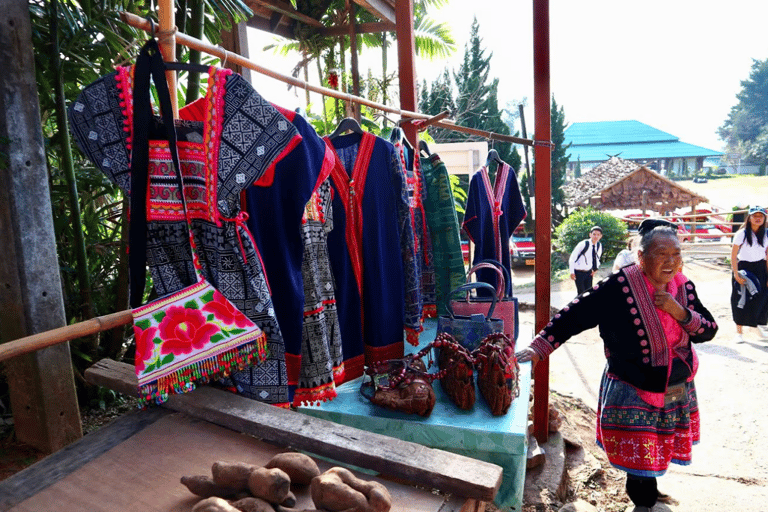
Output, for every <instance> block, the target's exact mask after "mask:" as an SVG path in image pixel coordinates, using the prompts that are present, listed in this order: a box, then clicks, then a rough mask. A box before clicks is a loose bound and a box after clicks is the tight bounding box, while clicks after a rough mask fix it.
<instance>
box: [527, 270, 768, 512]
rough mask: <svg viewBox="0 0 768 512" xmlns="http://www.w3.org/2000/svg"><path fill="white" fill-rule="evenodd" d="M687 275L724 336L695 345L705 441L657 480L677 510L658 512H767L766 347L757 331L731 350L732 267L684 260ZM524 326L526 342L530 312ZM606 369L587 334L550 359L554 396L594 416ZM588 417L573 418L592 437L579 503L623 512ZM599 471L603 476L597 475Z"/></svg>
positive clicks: (595, 339)
mask: <svg viewBox="0 0 768 512" xmlns="http://www.w3.org/2000/svg"><path fill="white" fill-rule="evenodd" d="M684 272H685V273H686V275H687V276H688V277H690V278H691V279H692V281H693V282H694V283H695V284H696V287H697V292H698V294H699V297H700V298H701V300H702V302H703V303H704V305H705V306H706V307H707V308H708V309H709V310H710V311H711V312H712V314H713V315H714V316H715V318H716V319H717V321H718V324H719V325H720V330H719V332H718V334H717V336H716V337H715V339H714V340H712V341H711V342H709V343H705V344H701V345H697V346H696V349H697V352H698V355H699V359H700V367H699V373H698V375H697V376H696V385H697V391H698V396H699V405H700V412H701V421H702V426H701V432H702V441H701V443H700V445H698V446H697V447H695V448H694V457H693V464H692V465H691V466H677V465H673V466H671V468H670V470H669V471H668V473H667V475H665V476H664V477H662V478H661V479H660V481H659V482H660V487H661V488H662V490H664V491H665V492H667V493H669V494H671V495H672V496H673V498H675V499H676V500H677V501H678V502H679V504H677V505H669V508H660V507H657V508H658V510H673V511H676V512H707V511H716V510H723V511H740V512H765V511H766V510H768V505H766V503H768V446H766V443H764V442H761V441H762V440H761V437H762V430H763V427H764V426H765V425H766V424H768V391H767V390H768V372H766V371H765V370H766V364H768V342H765V341H758V339H757V336H756V332H755V331H754V330H751V331H752V332H749V331H750V330H749V329H745V332H746V333H747V336H745V337H746V338H747V341H746V342H745V343H742V344H735V343H733V341H732V340H733V337H734V335H735V332H736V330H735V326H734V324H733V322H732V317H731V311H730V303H729V297H730V290H731V288H730V287H731V284H730V272H729V268H728V267H726V266H724V265H722V264H717V263H716V262H706V261H694V260H691V259H686V261H685V270H684ZM518 274H522V271H521V272H518ZM523 277H524V276H523V275H520V278H521V279H523ZM515 283H518V281H515ZM520 291H521V292H522V293H520V294H519V295H520V297H521V299H520V300H521V301H524V297H525V296H526V293H525V289H523V290H520ZM552 291H553V303H554V302H555V300H554V297H555V296H557V294H558V293H560V294H561V296H562V295H563V294H565V295H567V296H568V297H569V298H570V297H572V296H575V287H574V286H573V284H572V283H571V282H570V281H565V282H563V283H553V285H552ZM516 293H517V292H516ZM520 321H521V336H522V335H523V333H526V332H527V333H529V335H530V334H531V333H532V332H533V322H534V316H533V311H525V310H524V311H521V318H520ZM604 364H605V358H604V355H603V348H602V341H601V340H600V338H599V336H598V333H597V330H595V329H593V330H591V331H588V332H586V333H582V334H581V335H579V336H577V337H575V338H573V339H571V340H569V341H568V343H566V344H564V345H563V346H562V347H561V349H559V350H557V351H556V352H555V353H554V354H553V355H552V356H551V359H550V389H552V390H553V391H557V392H559V393H562V394H564V395H566V396H571V397H576V398H578V399H580V400H582V401H583V402H584V404H586V405H587V406H588V407H589V408H592V409H594V408H595V407H596V405H597V390H598V387H599V380H600V377H601V374H602V370H603V367H604ZM584 414H585V413H584V412H583V411H581V412H580V411H573V413H572V417H573V418H574V419H573V422H574V423H575V424H576V431H577V433H578V434H579V435H581V437H585V432H586V433H587V435H586V437H587V439H588V440H589V441H588V443H587V444H586V445H585V448H587V452H589V453H590V456H589V457H588V459H589V460H588V462H589V463H588V464H587V466H585V467H582V468H581V469H578V470H575V471H576V473H575V474H574V475H572V478H574V483H573V484H572V487H573V488H577V487H578V488H580V489H581V491H582V496H593V501H595V502H596V504H597V505H598V508H599V509H600V510H604V511H607V512H615V511H623V510H624V509H625V508H626V506H627V503H628V502H627V501H626V496H625V495H624V492H623V475H622V474H621V472H614V471H615V470H612V469H610V468H608V466H606V465H605V464H604V456H602V454H601V452H600V451H599V449H596V448H595V445H594V443H593V442H591V440H592V439H593V436H594V424H593V423H592V425H589V422H588V421H585V420H584ZM593 417H594V416H593V415H592V416H591V417H590V418H593ZM601 456H602V460H601V459H600V457H601ZM590 464H591V465H590ZM601 464H602V465H601ZM585 468H586V469H585ZM597 468H601V469H602V470H603V472H599V474H597V476H595V474H594V471H595V470H596V469H597ZM606 469H607V470H606ZM656 510H657V509H656V508H655V509H654V512H656Z"/></svg>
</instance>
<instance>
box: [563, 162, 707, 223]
mask: <svg viewBox="0 0 768 512" xmlns="http://www.w3.org/2000/svg"><path fill="white" fill-rule="evenodd" d="M563 192H564V193H565V204H566V205H567V206H568V207H569V208H576V207H580V206H587V205H590V206H593V207H594V208H596V209H598V210H629V209H636V208H638V209H641V210H643V213H645V211H646V210H651V211H654V212H658V213H660V214H664V213H667V212H672V211H674V210H676V209H677V208H685V207H690V208H691V209H692V210H695V208H696V205H697V204H699V203H705V202H708V199H707V198H706V197H703V196H700V195H698V194H696V193H695V192H693V191H691V190H688V189H687V188H685V187H682V186H680V185H678V184H677V183H675V182H674V181H672V180H670V179H668V178H665V177H664V176H662V175H660V174H659V173H657V172H656V171H652V170H650V169H648V168H647V167H645V166H641V165H638V164H636V163H634V162H630V161H629V160H624V159H621V158H619V157H616V156H613V157H611V158H610V159H609V160H608V161H606V162H603V163H601V164H600V165H598V166H596V167H594V168H593V169H592V170H591V171H589V172H588V173H586V174H584V175H583V176H581V177H580V178H577V179H575V180H573V181H570V182H568V183H567V184H565V185H563Z"/></svg>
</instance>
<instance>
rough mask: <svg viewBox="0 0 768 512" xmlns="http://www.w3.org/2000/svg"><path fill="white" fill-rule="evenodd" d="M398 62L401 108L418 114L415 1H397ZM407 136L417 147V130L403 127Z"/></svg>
mask: <svg viewBox="0 0 768 512" xmlns="http://www.w3.org/2000/svg"><path fill="white" fill-rule="evenodd" d="M395 19H396V26H397V31H396V33H397V62H398V68H399V76H400V108H401V109H403V110H409V111H411V112H416V40H415V38H414V36H413V1H412V0H397V2H396V5H395ZM403 131H404V132H405V136H406V137H408V140H409V141H410V142H411V144H412V145H413V147H416V145H417V142H416V128H415V127H414V126H413V124H411V123H406V124H404V125H403Z"/></svg>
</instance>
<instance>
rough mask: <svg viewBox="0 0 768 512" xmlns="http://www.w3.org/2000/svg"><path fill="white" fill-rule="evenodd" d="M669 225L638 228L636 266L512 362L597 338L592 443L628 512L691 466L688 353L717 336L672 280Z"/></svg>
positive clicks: (695, 436) (694, 414) (675, 261)
mask: <svg viewBox="0 0 768 512" xmlns="http://www.w3.org/2000/svg"><path fill="white" fill-rule="evenodd" d="M673 226H674V225H673V224H672V223H670V222H666V221H661V220H652V219H649V220H646V221H643V223H642V224H641V225H640V229H639V235H640V242H639V250H638V263H637V264H634V265H629V266H627V267H624V268H622V269H620V270H619V271H618V272H617V273H616V274H612V275H611V276H609V277H607V278H605V279H604V280H602V281H601V282H600V283H598V284H597V285H595V286H593V287H592V289H591V290H587V291H586V292H584V293H583V294H582V295H581V296H579V297H577V298H576V299H574V300H573V301H571V303H570V304H568V305H567V306H566V307H564V308H563V309H562V310H561V311H560V312H559V313H557V314H556V315H555V316H554V318H552V320H551V321H550V322H549V323H548V324H547V326H546V327H545V328H544V329H543V330H542V331H541V332H540V333H539V334H538V335H537V336H536V338H534V340H533V342H532V343H531V345H530V347H528V348H526V349H524V350H522V351H520V352H518V353H517V357H518V359H519V360H520V361H521V362H524V361H538V360H540V359H541V358H544V357H547V356H548V355H549V354H551V353H552V352H553V351H554V350H555V349H556V348H557V347H559V346H560V345H562V344H563V343H564V342H565V341H566V340H568V339H569V338H570V337H571V336H574V335H576V334H578V333H580V332H582V331H584V330H586V329H590V328H592V327H599V328H600V336H601V337H602V338H603V343H604V345H605V355H606V358H607V365H606V367H605V371H604V373H603V379H602V382H601V384H600V398H599V401H598V410H597V442H598V444H599V445H600V446H601V447H602V448H603V449H604V450H605V453H606V454H607V455H608V459H609V460H610V462H611V464H613V465H614V466H615V467H617V468H619V469H621V470H623V471H626V472H627V484H626V488H627V494H628V495H629V498H630V499H631V500H632V502H633V503H634V505H635V508H634V510H635V511H637V512H640V511H650V509H651V507H653V505H654V504H655V503H656V501H657V499H658V496H659V493H658V489H657V485H656V477H658V476H661V475H663V474H664V473H665V472H666V470H667V468H668V467H669V464H670V463H671V462H674V463H677V464H683V465H687V464H690V462H691V447H692V445H693V444H696V443H698V441H699V411H698V405H697V402H696V390H695V388H694V385H693V377H694V376H695V375H696V369H697V367H698V358H697V357H696V352H695V351H694V350H693V346H692V343H701V342H704V341H709V340H711V339H712V338H713V337H714V335H715V333H716V332H717V324H716V323H715V321H714V319H713V318H712V315H711V314H710V313H709V311H707V309H706V308H705V307H704V306H703V305H702V304H701V302H700V301H699V299H698V297H697V295H696V287H695V286H694V284H693V283H692V282H691V281H689V280H688V279H687V278H686V277H685V276H684V275H683V274H682V273H681V272H680V268H681V265H682V257H681V253H680V244H679V242H678V239H677V233H676V229H675V228H674V227H673Z"/></svg>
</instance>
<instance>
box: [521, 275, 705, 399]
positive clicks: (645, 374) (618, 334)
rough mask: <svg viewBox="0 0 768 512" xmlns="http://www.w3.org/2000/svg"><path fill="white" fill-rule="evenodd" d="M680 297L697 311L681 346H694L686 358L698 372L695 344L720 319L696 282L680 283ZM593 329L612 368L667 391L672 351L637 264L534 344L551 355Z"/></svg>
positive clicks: (645, 386) (558, 319)
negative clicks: (708, 306)
mask: <svg viewBox="0 0 768 512" xmlns="http://www.w3.org/2000/svg"><path fill="white" fill-rule="evenodd" d="M675 300H677V302H679V303H680V304H681V305H682V306H683V307H685V308H686V309H688V310H689V311H690V313H691V315H690V319H689V320H688V321H687V322H685V323H682V324H680V325H681V327H682V329H683V339H682V340H681V345H683V346H685V347H687V348H688V349H689V350H687V356H686V360H685V362H686V363H687V364H688V365H689V366H690V368H691V369H692V370H693V373H694V374H695V372H696V368H697V366H698V359H697V357H696V353H695V352H694V350H693V347H692V346H691V343H702V342H705V341H709V340H711V339H712V338H713V337H714V336H715V333H716V332H717V323H716V322H715V320H714V318H713V317H712V314H711V313H710V312H709V311H707V309H706V308H705V307H704V305H703V304H702V303H701V301H699V298H698V296H697V295H696V287H695V286H694V284H693V283H692V282H691V281H689V280H686V281H685V282H684V283H683V285H682V286H679V287H678V289H677V293H676V294H675ZM592 327H599V329H600V337H601V338H603V343H604V346H605V356H606V358H607V360H608V372H610V373H612V374H614V375H616V376H617V377H618V378H620V379H621V380H623V381H625V382H627V383H629V384H631V385H632V386H635V387H637V388H639V389H641V390H644V391H650V392H653V393H662V392H664V391H665V390H666V388H667V378H668V375H669V372H670V370H671V368H670V367H671V364H672V357H670V351H671V349H670V348H669V347H668V346H667V342H666V338H665V336H664V328H663V327H662V324H661V321H660V320H659V317H658V315H657V313H656V310H655V308H654V305H653V299H652V297H651V295H650V293H649V292H648V289H647V287H646V285H645V281H644V278H643V274H642V271H641V270H640V268H639V267H638V266H637V265H630V266H628V267H624V268H623V269H621V270H619V272H618V273H616V274H613V275H611V276H609V277H607V278H605V279H603V280H602V281H600V282H599V283H598V284H596V285H595V286H593V287H592V289H591V290H587V291H586V292H584V293H583V294H581V295H580V296H579V297H577V298H575V299H573V300H572V301H571V302H570V303H569V304H568V305H567V306H565V307H564V308H563V309H562V310H561V311H560V312H558V313H557V314H555V316H554V317H553V318H552V320H551V321H550V322H549V323H548V324H547V326H546V327H545V328H544V329H542V330H541V332H540V333H539V334H538V335H537V336H536V337H535V338H534V340H533V342H532V343H531V348H533V350H535V351H536V353H537V354H539V355H540V356H541V357H546V356H548V355H549V354H551V353H552V352H553V351H554V350H555V349H556V348H557V347H559V346H560V345H562V344H563V343H565V341H566V340H568V339H569V338H570V337H572V336H574V335H576V334H578V333H580V332H582V331H585V330H587V329H591V328H592Z"/></svg>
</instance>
